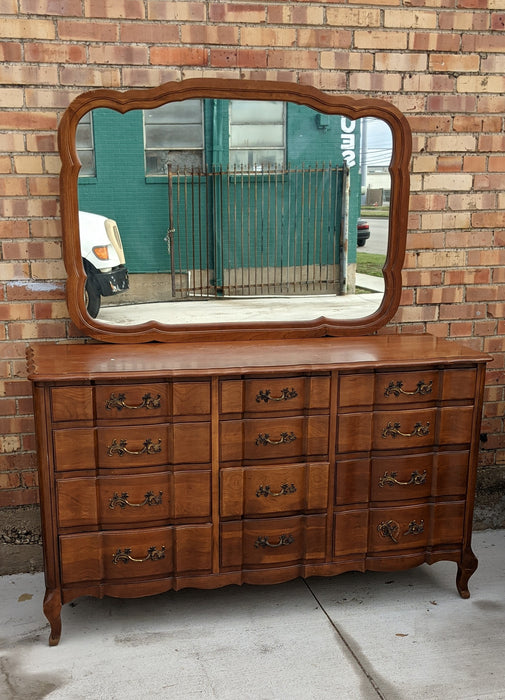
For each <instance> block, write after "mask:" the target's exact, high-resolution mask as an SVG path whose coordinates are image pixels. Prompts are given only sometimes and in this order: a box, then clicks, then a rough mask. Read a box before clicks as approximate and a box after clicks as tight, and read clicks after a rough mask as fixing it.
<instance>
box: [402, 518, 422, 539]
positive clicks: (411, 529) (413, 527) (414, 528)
mask: <svg viewBox="0 0 505 700" xmlns="http://www.w3.org/2000/svg"><path fill="white" fill-rule="evenodd" d="M422 532H424V520H421V522H419V523H416V521H415V520H411V522H410V523H409V526H408V528H407V530H405V532H404V533H403V534H404V535H420V534H421V533H422Z"/></svg>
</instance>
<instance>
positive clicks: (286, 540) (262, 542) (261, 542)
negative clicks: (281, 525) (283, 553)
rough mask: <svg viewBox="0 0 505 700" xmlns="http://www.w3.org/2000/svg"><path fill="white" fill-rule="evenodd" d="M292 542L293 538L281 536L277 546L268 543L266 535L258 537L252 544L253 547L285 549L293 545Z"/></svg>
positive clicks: (291, 536)
mask: <svg viewBox="0 0 505 700" xmlns="http://www.w3.org/2000/svg"><path fill="white" fill-rule="evenodd" d="M294 541H295V538H294V537H293V535H281V536H280V537H279V541H278V542H277V544H272V543H271V542H269V541H268V535H260V536H259V537H258V539H257V540H256V542H255V543H254V546H255V547H272V548H273V549H275V548H276V547H287V545H288V544H293V542H294Z"/></svg>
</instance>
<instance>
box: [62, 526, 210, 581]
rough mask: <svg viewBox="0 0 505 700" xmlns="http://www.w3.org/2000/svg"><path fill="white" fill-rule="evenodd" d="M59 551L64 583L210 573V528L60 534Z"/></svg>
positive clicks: (192, 527)
mask: <svg viewBox="0 0 505 700" xmlns="http://www.w3.org/2000/svg"><path fill="white" fill-rule="evenodd" d="M60 552H61V576H62V582H63V585H70V584H75V583H81V582H84V581H97V582H107V581H116V582H117V581H123V580H135V579H149V578H153V577H166V576H177V575H180V574H184V573H187V572H190V571H191V572H195V573H209V572H210V570H211V566H212V526H211V525H210V524H205V525H181V526H179V527H163V528H151V529H149V530H123V531H122V532H96V533H86V534H79V535H62V536H61V537H60Z"/></svg>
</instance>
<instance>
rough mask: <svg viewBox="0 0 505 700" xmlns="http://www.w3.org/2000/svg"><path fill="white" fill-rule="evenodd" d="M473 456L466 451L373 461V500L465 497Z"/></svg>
mask: <svg viewBox="0 0 505 700" xmlns="http://www.w3.org/2000/svg"><path fill="white" fill-rule="evenodd" d="M468 460H469V453H468V452H467V451H465V450H461V451H453V452H438V453H428V454H421V455H402V456H400V455H399V456H393V457H376V458H374V459H372V477H371V489H370V497H371V500H372V501H401V500H408V499H413V498H426V497H428V496H430V495H431V496H435V497H437V496H463V495H464V494H465V493H466V489H467V478H468Z"/></svg>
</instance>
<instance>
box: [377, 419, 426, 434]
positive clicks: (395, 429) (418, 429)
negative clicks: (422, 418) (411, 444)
mask: <svg viewBox="0 0 505 700" xmlns="http://www.w3.org/2000/svg"><path fill="white" fill-rule="evenodd" d="M400 427H401V426H400V423H391V422H389V423H388V424H387V425H386V427H385V428H384V429H383V431H382V437H383V438H386V437H388V435H389V436H390V437H392V438H396V437H398V436H401V437H424V436H425V435H429V434H430V422H429V421H428V422H427V423H426V425H423V424H422V423H416V424H415V425H414V428H413V430H412V432H411V433H402V432H401V430H400Z"/></svg>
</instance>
